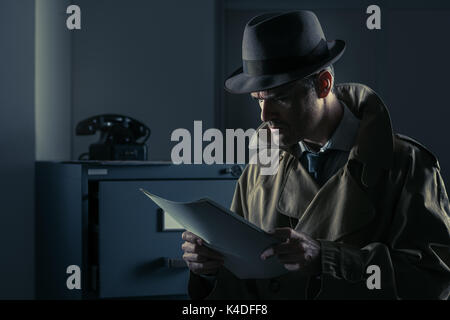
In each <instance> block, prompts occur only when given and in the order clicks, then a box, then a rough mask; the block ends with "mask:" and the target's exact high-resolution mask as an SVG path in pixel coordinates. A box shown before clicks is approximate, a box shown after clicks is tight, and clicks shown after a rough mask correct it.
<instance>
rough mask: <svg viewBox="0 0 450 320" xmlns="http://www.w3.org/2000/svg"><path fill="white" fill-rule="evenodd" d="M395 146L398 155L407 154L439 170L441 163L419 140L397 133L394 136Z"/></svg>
mask: <svg viewBox="0 0 450 320" xmlns="http://www.w3.org/2000/svg"><path fill="white" fill-rule="evenodd" d="M394 145H395V149H396V151H397V153H402V154H404V155H405V154H407V155H408V156H409V157H413V158H414V159H420V160H422V161H421V162H423V163H424V164H425V163H427V164H429V165H431V166H434V167H436V168H438V169H439V161H438V159H437V157H436V156H435V155H434V154H433V152H431V151H430V150H429V149H428V148H427V147H425V146H424V145H423V144H422V143H420V142H418V141H417V140H415V139H413V138H411V137H408V136H406V135H403V134H399V133H396V134H395V135H394Z"/></svg>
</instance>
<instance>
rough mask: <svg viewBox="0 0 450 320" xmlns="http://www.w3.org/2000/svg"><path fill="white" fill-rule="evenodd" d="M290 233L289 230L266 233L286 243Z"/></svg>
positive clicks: (279, 229)
mask: <svg viewBox="0 0 450 320" xmlns="http://www.w3.org/2000/svg"><path fill="white" fill-rule="evenodd" d="M292 231H293V230H292V229H291V228H275V229H273V230H271V231H269V232H268V233H269V234H271V235H272V236H274V237H275V238H278V239H280V240H281V241H286V239H288V238H289V237H291V234H292Z"/></svg>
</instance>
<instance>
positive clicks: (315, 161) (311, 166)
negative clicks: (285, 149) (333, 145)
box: [306, 150, 328, 181]
mask: <svg viewBox="0 0 450 320" xmlns="http://www.w3.org/2000/svg"><path fill="white" fill-rule="evenodd" d="M327 151H328V150H326V151H324V152H320V153H312V152H308V151H307V153H306V158H307V160H308V171H309V173H310V174H311V175H312V176H313V177H314V179H315V180H316V181H318V180H319V177H320V173H321V171H322V167H323V164H324V163H325V160H326V159H327V153H328V152H327Z"/></svg>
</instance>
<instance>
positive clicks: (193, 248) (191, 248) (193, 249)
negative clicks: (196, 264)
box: [181, 241, 223, 260]
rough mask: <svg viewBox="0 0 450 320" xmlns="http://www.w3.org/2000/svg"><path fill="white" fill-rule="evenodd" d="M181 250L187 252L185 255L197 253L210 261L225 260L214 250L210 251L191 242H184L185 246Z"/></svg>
mask: <svg viewBox="0 0 450 320" xmlns="http://www.w3.org/2000/svg"><path fill="white" fill-rule="evenodd" d="M181 249H182V250H183V251H184V252H185V253H196V254H198V255H201V256H204V257H207V258H210V259H214V260H223V256H222V255H221V254H220V253H219V252H217V251H214V250H212V249H209V248H207V247H205V246H201V245H198V244H194V243H191V242H187V241H186V242H184V243H183V245H182V246H181Z"/></svg>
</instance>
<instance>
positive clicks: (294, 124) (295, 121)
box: [251, 82, 319, 146]
mask: <svg viewBox="0 0 450 320" xmlns="http://www.w3.org/2000/svg"><path fill="white" fill-rule="evenodd" d="M251 96H252V98H253V99H255V100H257V101H258V103H259V106H260V108H261V120H262V121H267V122H268V123H269V128H270V129H271V130H273V129H278V130H279V144H280V146H291V145H293V144H295V143H297V142H298V141H300V140H303V139H305V138H308V137H309V136H310V134H311V132H312V130H314V127H315V125H316V123H317V120H318V117H319V115H318V108H316V103H317V97H316V95H315V94H314V93H311V92H308V89H306V88H305V87H303V85H301V84H299V83H298V82H294V83H291V84H287V85H284V86H281V87H277V88H274V89H270V90H267V91H258V92H252V93H251Z"/></svg>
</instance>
